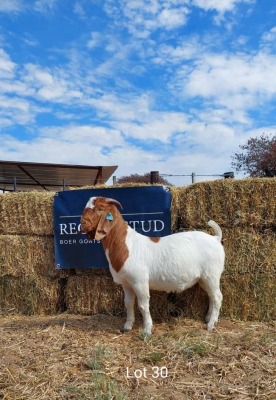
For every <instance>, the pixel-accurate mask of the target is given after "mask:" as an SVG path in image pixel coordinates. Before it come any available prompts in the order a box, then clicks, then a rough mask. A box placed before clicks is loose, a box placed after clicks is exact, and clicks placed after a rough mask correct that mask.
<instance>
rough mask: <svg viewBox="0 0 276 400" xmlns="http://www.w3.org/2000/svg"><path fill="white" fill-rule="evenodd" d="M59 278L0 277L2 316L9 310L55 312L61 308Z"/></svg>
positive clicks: (26, 312)
mask: <svg viewBox="0 0 276 400" xmlns="http://www.w3.org/2000/svg"><path fill="white" fill-rule="evenodd" d="M59 301H60V284H59V282H58V280H55V279H51V278H43V277H40V276H32V277H28V276H26V277H17V278H15V277H10V276H2V277H0V316H1V315H6V314H8V313H9V312H11V311H12V312H13V313H18V314H25V315H34V314H37V315H45V314H55V313H56V312H57V311H58V309H59Z"/></svg>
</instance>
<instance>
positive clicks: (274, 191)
mask: <svg viewBox="0 0 276 400" xmlns="http://www.w3.org/2000/svg"><path fill="white" fill-rule="evenodd" d="M175 195H177V196H178V204H179V218H180V223H179V227H180V229H185V228H192V227H193V228H202V227H206V225H207V222H208V221H209V220H210V219H213V220H215V221H216V222H217V223H218V224H219V225H221V226H222V227H227V228H230V227H234V226H258V227H271V226H275V223H276V178H271V179H263V178H258V179H257V178H256V179H242V180H232V179H227V180H218V181H212V182H201V183H196V184H194V185H190V186H188V187H183V188H178V190H177V191H176V193H175Z"/></svg>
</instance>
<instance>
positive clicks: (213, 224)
mask: <svg viewBox="0 0 276 400" xmlns="http://www.w3.org/2000/svg"><path fill="white" fill-rule="evenodd" d="M208 225H209V226H210V227H211V228H213V229H214V231H215V234H216V238H217V239H218V241H219V242H221V240H222V230H221V228H220V226H219V225H218V224H217V223H216V222H215V221H212V220H210V221H209V222H208Z"/></svg>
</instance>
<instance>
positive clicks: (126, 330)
mask: <svg viewBox="0 0 276 400" xmlns="http://www.w3.org/2000/svg"><path fill="white" fill-rule="evenodd" d="M130 331H131V329H127V328H122V329H120V332H121V333H128V332H130Z"/></svg>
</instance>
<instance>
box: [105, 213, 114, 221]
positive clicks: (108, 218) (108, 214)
mask: <svg viewBox="0 0 276 400" xmlns="http://www.w3.org/2000/svg"><path fill="white" fill-rule="evenodd" d="M105 219H106V220H107V221H113V215H112V214H111V213H107V214H106V218H105Z"/></svg>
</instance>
